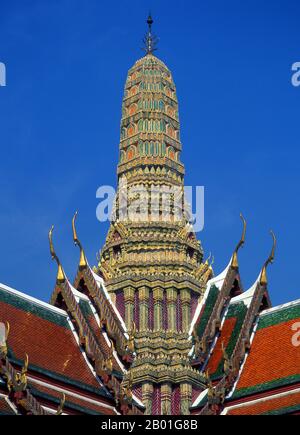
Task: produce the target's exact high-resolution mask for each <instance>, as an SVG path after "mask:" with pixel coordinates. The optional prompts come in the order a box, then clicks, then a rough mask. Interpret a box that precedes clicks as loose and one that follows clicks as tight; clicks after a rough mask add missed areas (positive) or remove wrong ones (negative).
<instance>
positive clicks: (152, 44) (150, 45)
mask: <svg viewBox="0 0 300 435" xmlns="http://www.w3.org/2000/svg"><path fill="white" fill-rule="evenodd" d="M147 24H148V32H147V33H146V35H145V37H144V39H143V42H144V45H145V47H144V50H145V51H146V53H147V54H152V53H153V51H155V50H156V44H157V42H158V39H157V37H156V36H155V35H153V34H152V24H153V19H152V16H151V13H149V16H148V19H147Z"/></svg>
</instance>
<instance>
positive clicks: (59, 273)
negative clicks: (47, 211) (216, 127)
mask: <svg viewBox="0 0 300 435" xmlns="http://www.w3.org/2000/svg"><path fill="white" fill-rule="evenodd" d="M53 230H54V225H52V227H51V228H50V231H49V235H48V237H49V245H50V253H51V257H52V260H55V261H56V263H57V266H58V269H57V275H56V282H57V283H62V282H64V281H65V279H66V277H65V273H64V271H63V268H62V265H61V263H60V261H59V258H58V256H57V255H56V253H55V250H54V246H53V240H52V234H53Z"/></svg>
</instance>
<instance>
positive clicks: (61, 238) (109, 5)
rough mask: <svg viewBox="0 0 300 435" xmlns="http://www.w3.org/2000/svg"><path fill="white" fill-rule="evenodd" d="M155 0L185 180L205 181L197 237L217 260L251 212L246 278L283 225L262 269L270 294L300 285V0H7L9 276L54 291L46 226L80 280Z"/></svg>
mask: <svg viewBox="0 0 300 435" xmlns="http://www.w3.org/2000/svg"><path fill="white" fill-rule="evenodd" d="M149 9H151V11H152V14H153V16H154V19H155V23H154V30H155V33H156V34H157V35H158V36H159V37H160V43H159V51H158V52H157V56H158V57H160V58H161V59H162V60H163V61H165V62H166V64H167V65H168V66H169V68H170V69H171V71H172V73H173V76H174V79H175V82H176V86H177V93H178V98H179V103H180V106H179V108H180V120H181V138H182V142H183V153H182V159H183V161H184V163H185V166H186V172H187V176H186V184H190V185H204V186H205V189H206V198H205V205H206V209H205V229H204V231H203V232H202V233H199V234H198V236H199V238H200V239H201V241H202V243H203V247H204V250H205V252H206V254H208V253H209V252H210V251H212V252H213V254H214V255H215V272H216V273H219V272H220V271H221V270H222V269H223V268H224V267H225V266H226V264H227V262H228V260H229V258H230V255H231V253H232V251H233V248H234V246H235V244H236V242H237V241H238V238H239V236H240V231H241V224H240V220H239V212H240V211H242V212H243V214H244V215H245V217H246V218H247V221H248V233H247V243H246V245H245V247H244V249H243V250H242V251H241V253H240V256H239V257H240V268H241V273H242V278H243V284H244V288H245V289H246V288H248V287H249V286H250V285H251V283H252V282H253V281H254V280H255V279H256V277H257V275H258V272H259V269H260V267H261V265H262V263H263V261H264V260H265V258H266V256H267V255H268V252H269V249H270V246H271V237H270V235H269V233H268V232H269V229H270V228H272V229H273V230H274V232H275V233H276V235H277V238H278V250H277V255H276V261H275V263H274V265H273V266H271V267H270V269H269V290H270V294H271V298H272V301H273V303H274V304H279V303H284V302H288V301H289V300H292V299H297V298H300V284H299V278H298V276H297V274H298V271H299V238H300V237H299V236H300V225H299V212H300V205H299V194H300V189H299V181H300V174H299V169H300V159H299V157H300V128H299V126H300V119H299V114H300V87H298V88H295V87H293V86H292V85H291V81H290V79H291V65H292V63H294V62H296V61H300V28H299V22H300V2H299V1H298V0H294V1H293V0H281V1H279V0H269V1H261V0H252V1H250V0H245V1H240V0H239V1H234V0H226V1H220V0H216V1H214V2H212V1H208V0H205V1H190V0H186V1H184V2H183V1H168V0H164V1H163V2H162V1H136V0H131V1H130V2H124V1H111V2H102V1H101V2H100V1H97V0H89V1H85V2H83V1H79V0H59V1H54V0H42V1H37V0H36V1H29V0H26V1H24V0H22V1H17V0H13V1H10V2H5V1H4V0H0V62H5V64H6V66H7V87H5V88H3V87H2V88H0V145H1V158H0V195H1V196H0V199H1V207H0V281H1V282H2V283H6V284H7V285H10V286H13V287H15V288H17V289H19V290H20V291H23V292H26V293H29V294H31V295H33V296H36V297H39V298H42V299H43V300H48V299H49V297H50V294H51V292H52V290H53V287H54V283H55V274H56V266H55V264H54V263H53V262H52V261H51V259H50V256H49V249H48V241H47V232H48V229H49V227H50V225H51V224H52V223H53V224H55V226H56V230H55V235H54V237H55V247H56V250H57V253H58V255H59V257H60V258H61V261H62V263H63V265H64V268H65V270H66V272H67V274H68V275H69V277H70V279H73V277H74V274H75V272H76V268H77V263H78V249H77V248H75V247H74V246H73V243H72V235H71V218H72V215H73V213H74V211H75V210H76V209H78V210H79V217H78V232H79V235H80V239H81V241H82V243H83V244H84V246H85V250H86V253H87V256H88V258H89V261H90V263H91V264H94V263H95V253H96V251H97V250H98V249H99V248H100V247H101V246H102V244H103V241H104V238H105V235H106V232H107V225H105V224H100V223H99V222H98V221H97V220H96V216H95V210H96V206H97V199H96V197H95V192H96V189H97V187H98V186H100V185H102V184H112V185H115V183H116V165H117V158H118V142H119V124H120V115H121V101H122V94H123V86H124V81H125V78H126V74H127V70H128V69H129V68H130V67H131V66H132V64H133V63H134V62H135V60H136V59H137V58H139V57H141V55H142V51H141V46H142V43H141V39H142V37H143V35H144V33H145V30H146V25H145V19H146V17H147V14H148V11H149Z"/></svg>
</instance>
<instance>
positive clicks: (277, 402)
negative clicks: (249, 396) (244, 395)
mask: <svg viewBox="0 0 300 435" xmlns="http://www.w3.org/2000/svg"><path fill="white" fill-rule="evenodd" d="M295 405H299V410H300V392H297V393H293V392H292V391H291V392H289V394H287V395H281V396H277V397H273V398H263V399H261V400H260V401H259V402H256V403H252V404H248V405H247V404H245V405H243V406H241V407H237V408H234V409H230V410H229V411H228V415H259V414H264V413H270V412H274V411H276V410H278V411H279V410H281V411H282V413H284V412H289V411H290V412H292V411H293V409H294V407H295Z"/></svg>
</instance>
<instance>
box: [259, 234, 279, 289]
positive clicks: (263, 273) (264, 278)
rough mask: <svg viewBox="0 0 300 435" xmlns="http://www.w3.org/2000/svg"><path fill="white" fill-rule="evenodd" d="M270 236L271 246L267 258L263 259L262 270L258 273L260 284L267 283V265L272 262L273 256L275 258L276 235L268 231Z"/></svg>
mask: <svg viewBox="0 0 300 435" xmlns="http://www.w3.org/2000/svg"><path fill="white" fill-rule="evenodd" d="M270 233H271V236H272V238H273V246H272V249H271V252H270V255H269V257H268V258H267V260H266V261H265V263H264V265H263V267H262V270H261V274H260V285H267V284H268V278H267V267H268V265H269V264H270V263H273V261H274V258H275V248H276V237H275V234H274V233H273V231H272V230H271V231H270Z"/></svg>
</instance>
